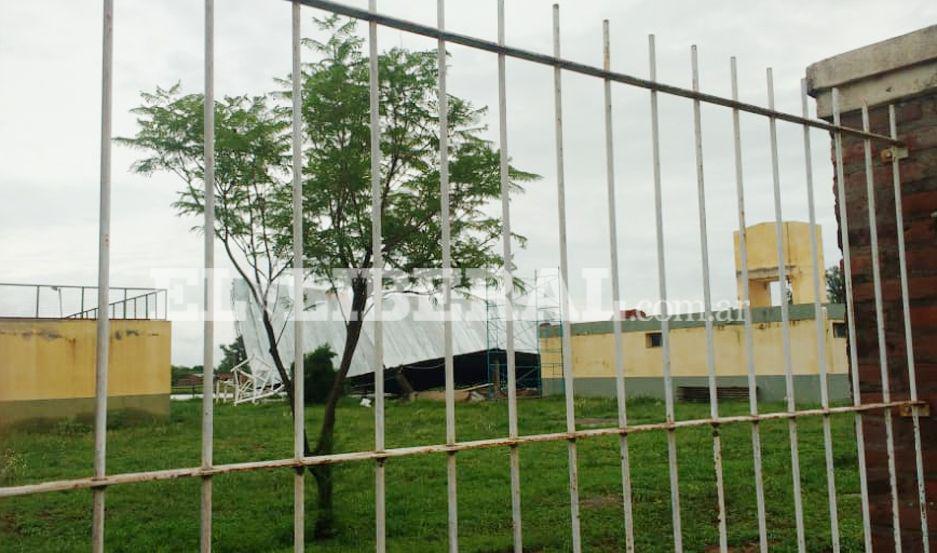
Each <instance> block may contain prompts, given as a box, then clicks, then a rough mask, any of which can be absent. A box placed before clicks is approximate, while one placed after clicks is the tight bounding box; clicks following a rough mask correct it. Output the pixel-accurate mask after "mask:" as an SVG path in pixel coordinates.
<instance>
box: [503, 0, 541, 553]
mask: <svg viewBox="0 0 937 553" xmlns="http://www.w3.org/2000/svg"><path fill="white" fill-rule="evenodd" d="M498 44H499V45H501V46H504V0H498ZM505 81H506V76H505V56H504V54H498V139H499V142H500V150H501V151H500V155H499V156H498V162H499V163H498V166H499V169H500V178H501V225H502V226H501V243H502V258H503V263H504V265H503V281H504V331H505V346H504V349H505V352H506V355H507V371H508V436H510V437H511V438H517V434H518V431H517V360H516V359H515V355H514V255H513V253H512V252H511V176H510V166H509V163H510V158H509V157H508V115H507V85H506V82H505ZM534 282H535V283H536V273H534ZM534 287H535V288H536V284H535V286H534ZM510 464H511V525H512V529H513V532H514V553H522V551H523V546H524V539H523V533H522V526H521V462H520V452H519V450H518V448H517V446H516V445H513V446H511V449H510Z"/></svg>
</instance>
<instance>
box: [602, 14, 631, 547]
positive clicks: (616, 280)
mask: <svg viewBox="0 0 937 553" xmlns="http://www.w3.org/2000/svg"><path fill="white" fill-rule="evenodd" d="M602 67H603V68H604V69H605V70H606V71H611V41H610V38H609V30H608V20H607V19H606V20H604V21H602ZM604 85H605V86H604V94H605V95H604V99H605V175H606V186H607V189H608V239H609V248H608V250H609V266H610V267H611V277H612V328H613V330H614V335H615V395H616V397H617V398H618V426H619V427H620V428H625V427H626V426H628V410H627V409H628V408H627V400H628V395H627V394H626V393H625V360H624V351H623V350H622V347H623V346H622V336H621V283H620V276H619V273H618V220H617V217H616V215H615V206H616V203H615V149H614V146H613V132H612V81H610V80H609V79H605V80H604ZM618 449H619V452H620V457H621V488H622V504H623V508H624V511H625V513H624V515H625V550H626V551H628V552H629V553H631V552H633V551H634V517H633V510H632V494H631V466H630V460H629V457H628V435H627V434H622V435H621V436H620V437H619V441H618Z"/></svg>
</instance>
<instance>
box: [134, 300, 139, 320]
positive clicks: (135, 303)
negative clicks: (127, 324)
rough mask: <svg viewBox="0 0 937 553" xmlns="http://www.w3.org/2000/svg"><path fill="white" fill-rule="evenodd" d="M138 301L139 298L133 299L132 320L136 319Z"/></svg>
mask: <svg viewBox="0 0 937 553" xmlns="http://www.w3.org/2000/svg"><path fill="white" fill-rule="evenodd" d="M138 299H140V298H139V297H135V298H133V318H134V319H136V318H137V300H138Z"/></svg>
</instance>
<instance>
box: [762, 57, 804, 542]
mask: <svg viewBox="0 0 937 553" xmlns="http://www.w3.org/2000/svg"><path fill="white" fill-rule="evenodd" d="M767 77H768V109H771V110H774V75H773V73H772V71H771V68H770V67H769V68H768V71H767ZM768 129H769V133H770V138H771V180H772V183H773V184H774V233H775V245H776V246H777V257H778V282H779V284H780V286H779V289H780V291H781V292H780V295H781V299H780V303H781V339H782V342H783V345H782V347H783V350H784V383H785V386H786V392H787V393H786V395H787V411H788V412H793V411H795V410H796V409H797V407H796V403H795V400H794V375H793V362H792V360H791V328H790V312H789V309H788V305H787V261H786V259H785V255H784V244H785V242H784V222H783V221H784V219H783V217H782V216H781V177H780V175H779V170H778V135H777V120H776V119H775V118H774V117H769V118H768ZM787 430H788V433H789V435H790V441H791V477H792V480H793V492H794V522H795V524H796V526H797V549H798V551H800V552H801V553H803V551H805V550H806V543H805V537H804V509H803V498H802V494H801V489H800V487H801V483H800V455H799V454H798V450H797V421H796V420H795V419H794V418H793V417H792V418H790V419H788V421H787Z"/></svg>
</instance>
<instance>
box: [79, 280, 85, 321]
mask: <svg viewBox="0 0 937 553" xmlns="http://www.w3.org/2000/svg"><path fill="white" fill-rule="evenodd" d="M78 312H79V313H81V314H82V315H81V316H82V317H84V313H85V287H84V286H82V287H81V310H79V311H78Z"/></svg>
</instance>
